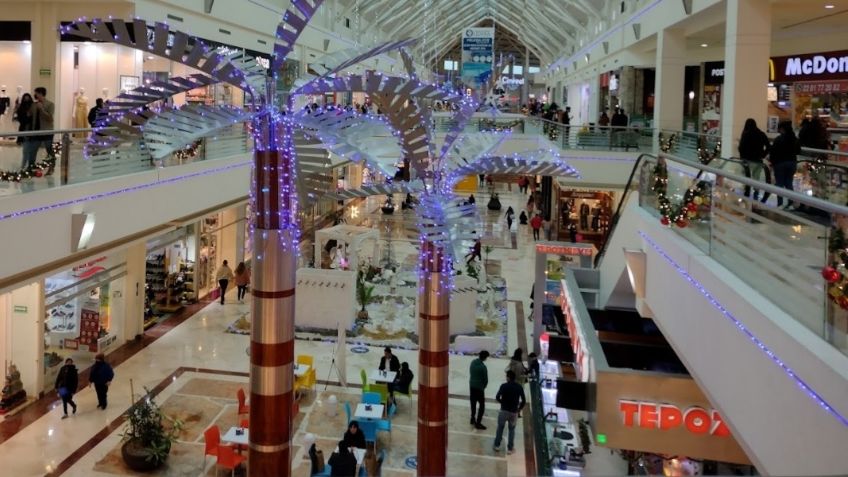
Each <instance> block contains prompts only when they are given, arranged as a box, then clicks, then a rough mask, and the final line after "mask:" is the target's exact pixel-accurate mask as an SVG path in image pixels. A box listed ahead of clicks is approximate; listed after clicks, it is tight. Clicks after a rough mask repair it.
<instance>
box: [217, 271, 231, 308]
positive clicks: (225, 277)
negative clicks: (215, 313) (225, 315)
mask: <svg viewBox="0 0 848 477" xmlns="http://www.w3.org/2000/svg"><path fill="white" fill-rule="evenodd" d="M215 279H216V280H218V286H219V287H221V304H222V305H223V304H224V295H226V294H227V285H229V284H230V280H232V279H233V271H232V270H231V269H230V267H229V265H227V261H226V260H224V263H223V264H222V265H221V268H219V269H218V272H217V273H216V274H215Z"/></svg>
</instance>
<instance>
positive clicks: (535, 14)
mask: <svg viewBox="0 0 848 477" xmlns="http://www.w3.org/2000/svg"><path fill="white" fill-rule="evenodd" d="M525 2H526V0H525ZM525 7H526V8H527V11H528V12H529V13H530V15H529V16H530V17H532V18H535V19H537V20H540V21H542V22H543V23H545V25H546V26H547V28H548V29H549V31H555V32H561V33H563V34H564V35H565V36H566V37H568V38H567V39H569V40H571V41H573V42H575V43H576V42H577V37H576V36H575V35H574V33H572V32H570V31H567V30H565V29H563V28H562V25H557V24H555V23H554V22H553V20H551V19H550V18H549V17H548V16H547V15H545V14H543V13H542V12H541V11H539V9H538V8H537V7H536V5H535V4H533V3H530V2H526V3H525ZM563 43H565V41H564V40H563Z"/></svg>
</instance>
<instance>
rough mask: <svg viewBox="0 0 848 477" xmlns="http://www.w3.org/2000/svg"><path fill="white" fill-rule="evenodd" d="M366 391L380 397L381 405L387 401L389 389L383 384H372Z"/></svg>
mask: <svg viewBox="0 0 848 477" xmlns="http://www.w3.org/2000/svg"><path fill="white" fill-rule="evenodd" d="M368 391H370V392H372V393H378V394H379V395H380V402H381V403H386V402H388V401H389V387H388V386H387V385H386V384H385V383H374V384H372V385H370V386H368Z"/></svg>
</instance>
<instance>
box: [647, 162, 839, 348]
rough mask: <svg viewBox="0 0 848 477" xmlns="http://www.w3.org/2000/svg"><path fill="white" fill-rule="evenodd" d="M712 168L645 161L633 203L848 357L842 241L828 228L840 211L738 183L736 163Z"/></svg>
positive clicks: (810, 199)
mask: <svg viewBox="0 0 848 477" xmlns="http://www.w3.org/2000/svg"><path fill="white" fill-rule="evenodd" d="M716 165H717V166H720V167H713V166H708V165H703V164H700V163H697V162H694V161H691V160H689V159H686V158H680V157H677V156H674V155H667V154H660V158H659V159H657V158H656V157H655V156H648V157H646V158H645V160H643V161H642V162H641V164H640V169H639V171H638V172H639V192H640V194H639V205H640V206H641V207H642V208H643V209H645V210H647V211H649V212H650V213H651V214H653V215H654V216H656V217H657V219H658V220H661V221H662V222H663V223H668V225H669V227H670V228H671V229H672V230H674V231H675V232H676V233H677V234H679V235H680V236H682V237H684V238H686V239H687V240H688V241H690V242H691V243H692V244H694V245H695V246H696V247H698V248H699V249H700V250H701V251H703V252H704V253H705V254H707V255H709V256H710V257H712V258H713V259H715V260H716V261H717V262H718V263H720V264H722V265H723V266H724V267H726V268H727V269H728V270H730V271H731V272H732V273H734V274H735V275H736V276H738V277H739V278H740V279H742V280H744V281H745V282H746V283H748V285H750V286H751V287H752V288H754V289H755V290H757V291H758V292H759V293H760V294H762V295H763V296H764V297H766V298H767V299H769V300H770V301H771V302H772V303H774V304H775V305H776V306H778V307H780V308H781V309H783V310H784V311H785V312H786V313H788V314H789V315H791V316H792V317H794V318H795V320H797V321H798V322H799V323H800V324H802V325H803V326H805V327H807V328H808V329H810V330H811V331H813V332H814V333H816V334H817V335H818V336H821V337H822V338H823V339H825V340H826V341H827V342H829V343H831V344H832V345H833V346H834V347H836V348H838V349H839V350H841V351H842V352H843V353H846V354H848V311H846V310H848V295H846V293H848V269H846V267H845V265H847V264H846V263H844V260H843V257H844V258H848V241H846V240H845V234H844V232H842V231H839V230H840V229H838V228H832V227H839V226H845V224H848V207H845V206H843V205H838V204H834V203H831V202H827V201H824V200H820V199H817V198H815V197H810V196H809V195H806V194H801V193H797V192H792V191H789V190H787V189H782V188H778V187H776V186H773V185H771V184H766V183H764V182H761V181H756V180H753V179H750V178H746V177H745V176H744V175H741V174H738V173H737V172H736V171H737V170H738V168H739V167H741V164H740V161H734V160H726V161H718V162H717V163H716ZM663 188H664V189H665V190H663ZM755 194H756V195H757V196H758V199H759V200H755V198H754V197H755ZM763 197H766V199H765V202H763ZM833 265H835V267H834V268H832V269H831V268H825V267H829V266H833ZM823 276H827V278H828V279H830V282H828V281H827V280H826V279H825V278H823Z"/></svg>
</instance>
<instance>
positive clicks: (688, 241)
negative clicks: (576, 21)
mask: <svg viewBox="0 0 848 477" xmlns="http://www.w3.org/2000/svg"><path fill="white" fill-rule="evenodd" d="M658 161H662V162H664V163H665V164H666V166H667V169H668V176H667V180H666V183H667V184H666V187H667V189H668V194H667V195H666V196H665V198H667V199H669V200H670V201H671V202H672V203H673V204H675V203H677V204H679V203H680V201H681V200H682V199H683V197H684V196H686V193H687V192H686V191H687V190H690V188H692V187H694V186H695V185H700V186H702V187H705V188H706V190H707V191H708V193H707V194H706V195H705V201H704V202H703V203H701V204H698V206H697V208H696V209H697V210H696V211H695V214H694V216H692V218H691V220H688V221H687V223H686V224H685V226H684V227H678V226H674V225H672V226H666V225H663V224H662V223H661V217H662V213H661V212H660V211H659V209H658V207H657V204H658V196H657V191H655V190H653V189H654V188H653V187H652V186H653V185H654V184H655V181H656V179H657V177H656V176H655V175H654V171H655V166H656V164H657V162H658ZM744 167H745V164H744V162H742V161H739V160H735V159H727V160H720V161H719V162H713V163H711V164H709V165H704V164H700V163H697V162H693V161H691V160H686V159H680V158H677V157H674V156H670V155H665V154H661V155H660V157H659V158H658V157H657V156H654V155H649V154H643V155H641V156H640V157H639V159H638V160H637V162H636V164H635V165H634V168H633V171H632V173H631V175H630V180H629V181H628V184H627V190H626V192H625V194H623V197H622V199H621V202H620V203H619V206H618V209H617V210H616V213H615V215H614V217H613V220H612V222H611V228H610V234H609V237H608V239H607V241H606V242H605V243H604V244H603V247H602V248H601V250H600V253H599V254H598V258H597V261H596V266H597V268H598V270H599V273H600V283H601V285H600V288H601V290H600V305H601V307H604V306H611V305H615V304H617V303H620V302H622V301H623V300H625V299H626V298H628V297H629V299H630V300H631V302H633V301H635V305H636V308H637V309H638V310H639V312H640V314H642V316H646V317H652V318H653V319H654V321H655V322H656V323H657V325H658V326H659V327H660V329H661V330H662V332H663V335H664V336H665V337H666V338H667V339H668V341H669V343H670V344H671V346H672V347H673V348H674V350H675V352H676V353H677V355H678V356H680V358H681V360H682V361H683V363H684V365H685V366H686V368H687V369H688V370H689V372H690V374H691V375H692V376H693V378H694V379H695V380H696V381H697V382H698V384H699V386H700V387H701V389H702V390H703V391H704V393H705V394H706V396H707V397H708V398H709V400H710V402H711V403H712V404H713V405H714V406H715V408H716V409H718V410H720V412H721V414H722V415H723V416H724V417H725V419H726V421H727V422H728V425H729V426H730V428H731V431H732V433H733V434H734V436H735V437H736V439H737V440H738V441H739V443H740V445H742V447H743V449H744V450H745V452H746V453H747V454H748V456H749V457H750V458H751V460H752V462H754V463H755V465H756V466H757V469H758V470H759V471H760V472H761V473H763V474H767V475H842V474H846V473H848V461H846V460H845V459H844V457H843V456H842V454H843V451H842V450H843V449H844V442H845V441H846V438H848V418H846V416H848V398H846V396H848V339H847V338H846V337H848V333H846V329H848V320H846V315H848V313H846V311H845V310H843V309H841V307H840V306H838V304H837V303H834V302H832V301H830V300H828V287H827V284H826V283H825V282H824V281H823V280H822V278H821V271H822V268H823V267H824V266H825V265H827V264H828V263H829V261H830V260H832V259H833V255H831V254H830V251H829V250H828V249H829V245H832V243H833V241H832V240H829V238H831V237H832V235H833V231H832V229H831V228H830V224H831V223H842V221H846V222H845V223H848V207H844V206H842V205H838V204H833V203H829V202H826V201H823V200H819V199H816V198H813V197H810V196H806V195H801V194H795V193H790V192H787V191H785V190H782V189H777V188H775V187H774V186H771V185H769V184H765V183H762V182H757V181H753V180H751V179H747V178H745V177H744ZM745 186H748V187H749V188H751V189H752V188H758V189H760V190H761V191H767V192H770V193H771V195H772V197H771V199H770V200H769V203H768V204H761V203H754V201H753V200H752V198H751V197H746V194H745ZM778 195H779V196H782V197H783V198H784V199H786V200H790V199H791V200H793V201H795V202H796V203H799V204H803V205H804V206H805V211H785V210H782V209H781V208H779V207H777V206H776V204H775V203H774V200H775V199H776V197H777V196H778ZM843 246H844V245H843ZM838 252H839V250H837V254H838Z"/></svg>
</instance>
